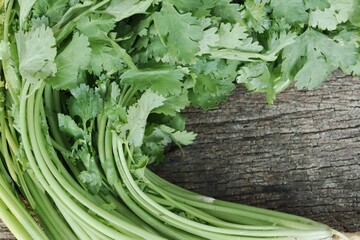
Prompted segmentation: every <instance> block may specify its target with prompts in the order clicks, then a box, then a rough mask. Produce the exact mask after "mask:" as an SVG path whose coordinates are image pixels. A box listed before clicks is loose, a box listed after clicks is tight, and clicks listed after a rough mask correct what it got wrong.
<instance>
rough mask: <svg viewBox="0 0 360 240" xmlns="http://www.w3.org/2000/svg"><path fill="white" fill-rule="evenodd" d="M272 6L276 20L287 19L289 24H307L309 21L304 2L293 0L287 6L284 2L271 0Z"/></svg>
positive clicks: (302, 0)
mask: <svg viewBox="0 0 360 240" xmlns="http://www.w3.org/2000/svg"><path fill="white" fill-rule="evenodd" d="M270 6H271V7H272V9H273V15H274V16H275V17H276V18H285V20H286V21H287V22H288V23H289V24H294V23H306V22H307V21H308V19H309V13H308V12H307V7H306V5H305V3H304V0H292V1H288V2H287V3H286V4H284V1H283V0H271V2H270Z"/></svg>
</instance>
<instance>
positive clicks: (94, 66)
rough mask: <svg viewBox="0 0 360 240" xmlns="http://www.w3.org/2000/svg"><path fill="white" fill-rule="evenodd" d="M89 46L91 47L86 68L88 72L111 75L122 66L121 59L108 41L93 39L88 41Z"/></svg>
mask: <svg viewBox="0 0 360 240" xmlns="http://www.w3.org/2000/svg"><path fill="white" fill-rule="evenodd" d="M90 47H91V49H92V52H91V55H90V63H89V68H88V71H89V72H90V73H93V74H95V75H97V76H100V75H101V74H104V73H105V74H107V75H111V74H112V73H115V72H118V71H120V70H122V69H123V68H124V65H123V61H122V59H121V58H119V56H118V55H117V53H116V51H115V50H114V48H113V47H112V46H109V44H108V43H106V42H102V41H100V42H98V41H93V42H91V43H90Z"/></svg>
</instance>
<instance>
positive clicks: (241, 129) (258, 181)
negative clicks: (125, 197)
mask: <svg viewBox="0 0 360 240" xmlns="http://www.w3.org/2000/svg"><path fill="white" fill-rule="evenodd" d="M185 115H186V117H187V118H188V129H190V130H193V131H195V132H197V133H198V134H199V136H198V138H197V141H196V142H195V143H194V144H193V145H191V146H190V147H186V148H184V149H183V151H182V152H181V151H180V150H179V149H177V148H172V149H170V151H169V153H168V157H167V160H166V162H165V163H163V164H162V165H161V166H159V167H157V168H156V172H157V173H158V174H160V175H161V176H163V177H165V178H166V179H169V180H171V181H172V182H174V183H176V184H178V185H181V186H183V187H185V188H188V189H191V190H195V191H197V192H200V193H203V194H206V195H210V196H213V197H217V198H220V199H225V200H230V201H235V202H241V203H246V204H251V205H255V206H260V207H266V208H271V209H276V210H281V211H285V212H290V213H294V214H298V215H303V216H306V217H310V218H313V219H315V220H319V221H322V222H324V223H327V224H329V225H330V226H332V227H334V228H337V229H338V230H341V231H350V232H355V231H359V230H360V81H359V79H356V78H350V77H344V76H342V75H341V74H337V76H336V77H335V76H333V77H331V79H330V81H328V82H327V83H325V84H324V85H322V87H321V88H319V89H317V90H312V91H297V90H294V89H289V90H287V91H286V92H284V93H282V94H280V95H279V96H278V99H277V101H276V102H275V104H274V105H272V106H267V105H266V104H265V98H264V95H262V94H252V93H248V92H247V91H246V90H244V89H242V88H241V87H239V88H238V89H237V90H236V91H235V93H234V94H233V95H232V96H231V98H230V99H229V101H228V102H226V103H224V104H222V105H221V107H220V108H218V109H214V110H211V111H207V112H205V111H201V110H198V109H194V108H191V109H188V110H187V111H186V112H185ZM0 239H12V238H11V235H10V234H9V232H8V230H7V228H6V227H5V226H4V225H3V224H1V223H0ZM353 239H357V240H358V239H359V238H358V237H357V238H356V237H354V238H353Z"/></svg>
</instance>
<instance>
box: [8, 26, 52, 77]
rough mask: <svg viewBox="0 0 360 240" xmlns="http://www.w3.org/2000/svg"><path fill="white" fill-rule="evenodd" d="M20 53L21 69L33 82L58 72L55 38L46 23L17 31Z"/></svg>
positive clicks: (23, 74)
mask: <svg viewBox="0 0 360 240" xmlns="http://www.w3.org/2000/svg"><path fill="white" fill-rule="evenodd" d="M15 38H16V43H17V50H18V55H19V70H20V74H21V76H22V77H23V78H25V79H26V80H28V81H29V82H31V83H36V82H37V81H39V80H44V79H46V78H48V77H50V76H53V75H54V74H55V73H56V65H55V63H54V60H55V56H56V48H55V44H56V42H55V38H54V35H53V32H52V31H51V29H50V28H48V27H45V26H44V25H43V26H41V27H40V28H35V29H31V30H30V31H29V32H26V33H24V32H23V31H19V32H17V33H15Z"/></svg>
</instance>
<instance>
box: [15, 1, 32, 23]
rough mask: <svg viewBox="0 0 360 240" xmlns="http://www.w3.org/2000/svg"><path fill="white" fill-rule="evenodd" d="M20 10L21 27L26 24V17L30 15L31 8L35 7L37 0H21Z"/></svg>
mask: <svg viewBox="0 0 360 240" xmlns="http://www.w3.org/2000/svg"><path fill="white" fill-rule="evenodd" d="M18 2H19V5H20V12H19V21H20V28H21V27H22V26H23V25H24V23H25V21H26V18H27V17H28V15H29V13H30V11H31V8H32V7H33V5H34V3H35V2H36V0H19V1H18Z"/></svg>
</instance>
